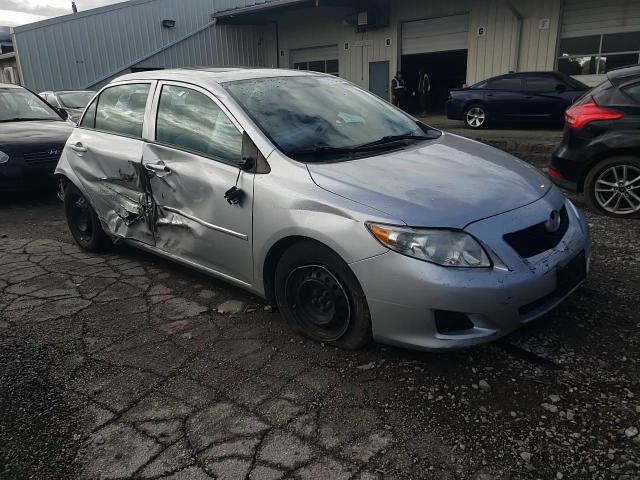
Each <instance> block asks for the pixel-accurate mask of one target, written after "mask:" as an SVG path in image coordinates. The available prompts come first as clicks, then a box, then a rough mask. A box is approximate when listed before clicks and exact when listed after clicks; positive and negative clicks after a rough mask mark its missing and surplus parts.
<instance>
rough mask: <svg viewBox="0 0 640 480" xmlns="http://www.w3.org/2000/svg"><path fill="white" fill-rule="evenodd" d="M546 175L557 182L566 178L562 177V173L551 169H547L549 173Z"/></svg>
mask: <svg viewBox="0 0 640 480" xmlns="http://www.w3.org/2000/svg"><path fill="white" fill-rule="evenodd" d="M547 174H548V175H549V176H550V177H552V178H557V179H558V180H566V178H564V175H562V173H560V172H559V171H558V170H556V169H555V168H553V167H549V171H548V172H547Z"/></svg>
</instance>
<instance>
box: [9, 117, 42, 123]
mask: <svg viewBox="0 0 640 480" xmlns="http://www.w3.org/2000/svg"><path fill="white" fill-rule="evenodd" d="M40 120H55V118H29V117H13V118H6V119H2V120H0V122H37V121H40Z"/></svg>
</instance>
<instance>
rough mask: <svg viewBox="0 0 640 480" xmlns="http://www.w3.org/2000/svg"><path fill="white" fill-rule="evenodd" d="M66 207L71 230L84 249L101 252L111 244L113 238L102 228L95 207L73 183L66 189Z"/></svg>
mask: <svg viewBox="0 0 640 480" xmlns="http://www.w3.org/2000/svg"><path fill="white" fill-rule="evenodd" d="M64 208H65V213H66V216H67V225H68V226H69V231H70V232H71V235H72V236H73V239H74V240H75V241H76V243H77V244H78V245H79V246H80V247H81V248H82V249H83V250H86V251H88V252H100V251H103V250H106V249H107V248H108V247H109V246H110V245H111V240H110V239H109V237H108V236H107V235H106V234H105V233H104V231H103V230H102V225H100V220H99V219H98V216H97V215H96V212H95V211H94V210H93V207H92V206H91V205H90V204H89V202H88V201H87V199H86V198H85V196H84V195H82V193H81V192H80V190H78V189H77V188H76V186H75V185H73V184H71V183H69V184H68V185H67V186H66V188H65V189H64Z"/></svg>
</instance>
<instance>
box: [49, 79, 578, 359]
mask: <svg viewBox="0 0 640 480" xmlns="http://www.w3.org/2000/svg"><path fill="white" fill-rule="evenodd" d="M56 172H57V174H58V175H59V176H60V179H61V186H62V189H63V193H64V201H65V209H66V214H67V219H68V223H69V227H70V230H71V233H72V234H73V236H74V238H75V240H76V241H77V242H78V244H79V245H80V246H81V247H82V248H84V249H86V250H88V251H98V250H100V249H102V248H105V247H107V246H108V245H109V244H110V243H111V242H113V241H116V242H121V241H124V242H127V243H130V244H133V245H135V246H137V247H140V248H142V249H145V250H148V251H151V252H154V253H156V254H159V255H161V256H163V257H166V258H169V259H172V260H175V261H178V262H180V263H183V264H186V265H189V266H192V267H194V268H197V269H199V270H201V271H203V272H206V273H209V274H211V275H214V276H216V277H218V278H222V279H224V280H227V281H229V282H231V283H233V284H235V285H238V286H240V287H242V288H245V289H247V290H249V291H251V292H253V293H255V294H257V295H259V296H262V297H265V298H267V299H269V300H274V301H275V302H276V303H277V305H278V307H279V309H280V312H281V313H282V316H283V317H284V318H285V319H286V320H287V322H288V323H289V324H290V325H291V327H292V328H293V329H294V330H295V331H296V332H298V333H300V334H302V335H306V336H308V337H310V338H312V339H314V340H317V341H321V342H327V343H329V344H332V345H336V346H339V347H343V348H359V347H362V346H364V345H365V344H366V343H367V342H369V341H370V340H371V339H372V338H373V339H375V340H376V341H379V342H383V343H388V344H394V345H399V346H405V347H411V348H418V349H427V350H428V349H451V348H461V347H468V346H472V345H477V344H481V343H484V342H488V341H491V340H494V339H497V338H499V337H501V336H503V335H506V334H508V333H509V332H511V331H513V330H514V329H516V328H518V327H520V326H522V325H524V324H526V323H527V322H530V321H531V320H533V319H535V318H537V317H539V316H540V315H542V314H544V313H545V312H547V311H549V310H550V309H552V308H553V307H555V306H556V305H558V304H559V303H560V302H561V301H562V300H563V299H565V298H566V297H567V296H568V295H569V294H570V293H571V292H572V291H573V290H575V289H576V288H577V287H578V286H579V285H580V284H581V283H582V282H583V280H584V279H585V277H586V275H587V271H588V269H589V260H590V242H589V231H588V227H587V224H586V222H585V219H584V217H583V216H582V214H581V213H580V212H579V211H578V210H577V209H576V208H575V207H574V206H573V204H572V203H571V202H570V201H568V200H567V199H565V197H564V196H563V195H562V193H561V192H560V191H559V190H558V189H557V188H556V187H554V186H553V185H552V184H551V183H550V182H549V180H548V179H547V178H546V177H544V176H543V175H541V174H540V172H538V171H537V170H536V169H535V168H534V167H532V166H530V165H528V164H526V163H524V162H522V161H520V160H518V159H516V158H514V157H512V156H510V155H508V154H506V153H504V152H502V151H499V150H496V149H494V148H491V147H489V146H486V145H484V144H482V143H478V142H475V141H471V140H467V139H464V138H461V137H458V136H456V135H451V134H448V133H445V132H441V131H438V130H435V129H433V128H431V127H429V126H427V125H424V124H422V123H420V122H417V121H416V120H415V119H413V118H412V117H410V116H408V115H406V114H405V113H403V112H402V111H400V110H398V109H396V108H395V107H393V106H391V105H390V104H388V103H387V102H385V101H383V100H381V99H379V98H377V97H375V96H373V95H372V94H370V93H368V92H366V91H364V90H362V89H360V88H359V87H357V86H355V85H353V84H351V83H349V82H347V81H345V80H342V79H340V78H335V77H332V76H328V75H324V74H316V73H311V72H299V71H288V70H267V69H264V70H260V69H256V70H245V69H202V70H173V71H169V70H164V71H157V72H143V73H135V74H129V75H125V76H123V77H120V78H119V79H117V80H116V81H114V82H112V83H111V84H109V85H107V86H106V87H104V88H103V89H102V90H101V91H100V92H99V94H98V95H97V97H96V99H94V101H93V102H92V103H91V104H90V105H89V106H88V107H87V109H86V110H85V113H84V115H83V117H82V119H81V121H80V122H79V124H78V126H77V128H76V129H75V130H74V132H73V134H72V135H71V137H70V138H69V140H68V142H67V145H66V147H65V150H64V153H63V155H62V158H61V159H60V162H59V164H58V168H57V170H56Z"/></svg>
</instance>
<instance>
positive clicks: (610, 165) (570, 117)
mask: <svg viewBox="0 0 640 480" xmlns="http://www.w3.org/2000/svg"><path fill="white" fill-rule="evenodd" d="M566 116H567V120H566V124H565V130H564V137H563V140H562V143H561V144H560V146H559V147H558V148H557V149H556V151H555V152H554V154H553V157H552V159H551V166H550V169H549V177H550V178H551V179H552V180H553V181H554V182H555V183H556V184H558V185H559V186H561V187H563V188H565V189H568V190H572V191H577V192H583V193H584V197H585V200H586V202H587V204H588V205H589V206H590V207H591V208H592V209H593V210H595V211H597V212H599V213H602V214H605V215H609V216H612V217H623V218H640V65H635V66H631V67H625V68H620V69H617V70H611V71H609V72H608V73H607V80H605V81H604V82H603V83H601V84H600V85H598V86H597V87H596V88H594V89H593V90H592V91H591V92H589V93H588V94H586V95H585V96H584V97H582V98H581V99H580V100H578V101H577V102H576V103H575V104H574V105H572V106H571V108H569V109H568V110H567V115H566Z"/></svg>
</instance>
